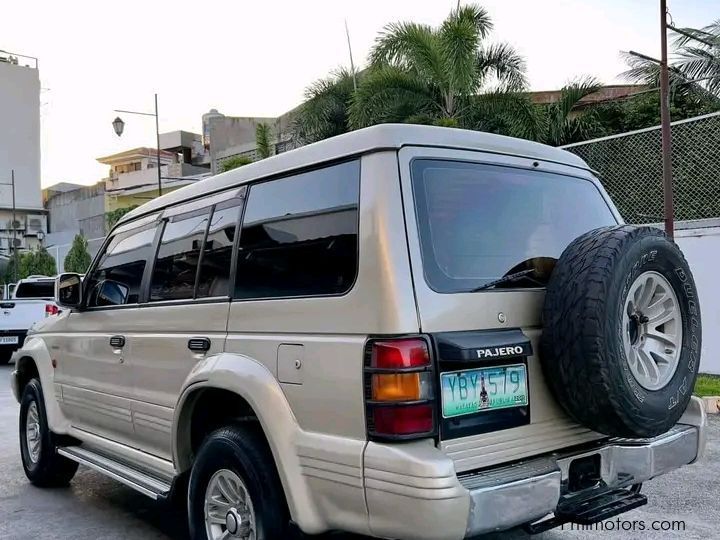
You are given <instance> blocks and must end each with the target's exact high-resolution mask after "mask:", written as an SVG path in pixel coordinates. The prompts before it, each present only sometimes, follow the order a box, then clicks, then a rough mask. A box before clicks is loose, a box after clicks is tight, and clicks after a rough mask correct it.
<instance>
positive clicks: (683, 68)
mask: <svg viewBox="0 0 720 540" xmlns="http://www.w3.org/2000/svg"><path fill="white" fill-rule="evenodd" d="M681 30H682V31H683V32H684V34H689V35H684V34H677V36H678V37H677V38H676V39H675V42H674V43H673V48H674V51H673V56H674V58H673V59H672V60H671V62H670V69H669V75H670V87H671V90H672V92H673V94H678V93H679V94H681V95H682V96H696V97H699V98H705V99H708V98H710V97H715V98H718V97H720V20H717V21H715V22H713V23H712V24H710V25H708V26H706V27H704V28H701V29H699V30H698V29H694V28H682V29H681ZM690 36H692V37H690ZM693 38H695V39H693ZM623 56H624V58H625V61H626V62H627V64H628V65H629V66H630V69H629V70H628V71H626V72H625V73H623V74H622V76H623V77H625V78H626V79H628V80H631V81H635V82H640V83H644V84H648V85H650V86H652V87H653V88H654V87H657V86H658V85H659V81H660V66H658V64H657V63H656V62H653V61H651V60H648V59H644V58H639V57H637V56H633V55H631V54H628V53H624V54H623Z"/></svg>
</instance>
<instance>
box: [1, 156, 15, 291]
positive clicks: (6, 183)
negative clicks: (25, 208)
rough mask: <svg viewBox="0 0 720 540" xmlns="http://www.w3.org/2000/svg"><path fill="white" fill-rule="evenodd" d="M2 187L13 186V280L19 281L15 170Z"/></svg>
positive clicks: (2, 183)
mask: <svg viewBox="0 0 720 540" xmlns="http://www.w3.org/2000/svg"><path fill="white" fill-rule="evenodd" d="M0 185H2V186H12V229H13V238H12V256H13V279H14V281H15V282H17V280H18V261H17V227H16V226H15V223H16V221H15V169H12V170H11V171H10V182H0Z"/></svg>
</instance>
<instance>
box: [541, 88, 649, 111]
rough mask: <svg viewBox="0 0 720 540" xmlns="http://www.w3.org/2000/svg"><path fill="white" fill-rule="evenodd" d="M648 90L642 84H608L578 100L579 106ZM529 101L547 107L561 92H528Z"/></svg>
mask: <svg viewBox="0 0 720 540" xmlns="http://www.w3.org/2000/svg"><path fill="white" fill-rule="evenodd" d="M647 89H648V86H647V85H644V84H609V85H606V86H602V87H600V89H599V90H598V91H597V92H593V93H592V94H588V95H587V96H585V97H584V98H582V99H581V100H580V106H587V105H591V104H595V103H602V102H604V101H615V100H618V99H624V98H626V97H629V96H632V95H635V94H639V93H640V92H644V91H645V90H647ZM529 95H530V99H531V100H532V102H533V103H537V104H539V105H547V104H549V103H555V102H557V101H559V100H560V96H561V95H562V90H541V91H538V92H530V94H529Z"/></svg>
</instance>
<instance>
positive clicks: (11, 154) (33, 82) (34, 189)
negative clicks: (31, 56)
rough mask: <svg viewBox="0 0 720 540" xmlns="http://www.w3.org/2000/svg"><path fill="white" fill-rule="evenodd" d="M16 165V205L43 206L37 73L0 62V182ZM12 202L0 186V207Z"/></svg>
mask: <svg viewBox="0 0 720 540" xmlns="http://www.w3.org/2000/svg"><path fill="white" fill-rule="evenodd" d="M11 169H15V197H16V205H17V207H18V208H42V196H41V192H40V77H39V75H38V70H37V69H35V68H30V67H25V66H22V65H14V64H10V63H7V62H0V182H9V181H10V170H11ZM10 206H12V191H11V188H10V186H0V208H8V207H10Z"/></svg>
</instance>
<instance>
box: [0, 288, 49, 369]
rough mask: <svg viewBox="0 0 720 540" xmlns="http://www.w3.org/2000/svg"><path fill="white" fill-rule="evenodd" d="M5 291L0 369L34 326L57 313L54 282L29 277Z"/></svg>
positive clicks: (0, 313)
mask: <svg viewBox="0 0 720 540" xmlns="http://www.w3.org/2000/svg"><path fill="white" fill-rule="evenodd" d="M6 291H7V294H8V298H7V299H5V300H2V301H1V302H0V365H2V364H7V363H8V362H9V361H10V358H11V357H12V354H13V353H14V352H15V351H16V350H17V349H18V348H19V347H20V346H21V345H22V343H23V341H24V339H25V336H26V335H27V332H28V329H29V328H30V327H31V326H32V325H33V324H34V323H35V322H37V321H39V320H41V319H43V318H45V317H48V316H50V315H55V314H57V313H58V311H59V310H58V307H57V304H55V278H50V277H47V276H30V277H29V278H27V279H21V280H20V281H18V282H17V283H16V284H15V286H14V287H12V288H10V287H6ZM10 291H12V293H10Z"/></svg>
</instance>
